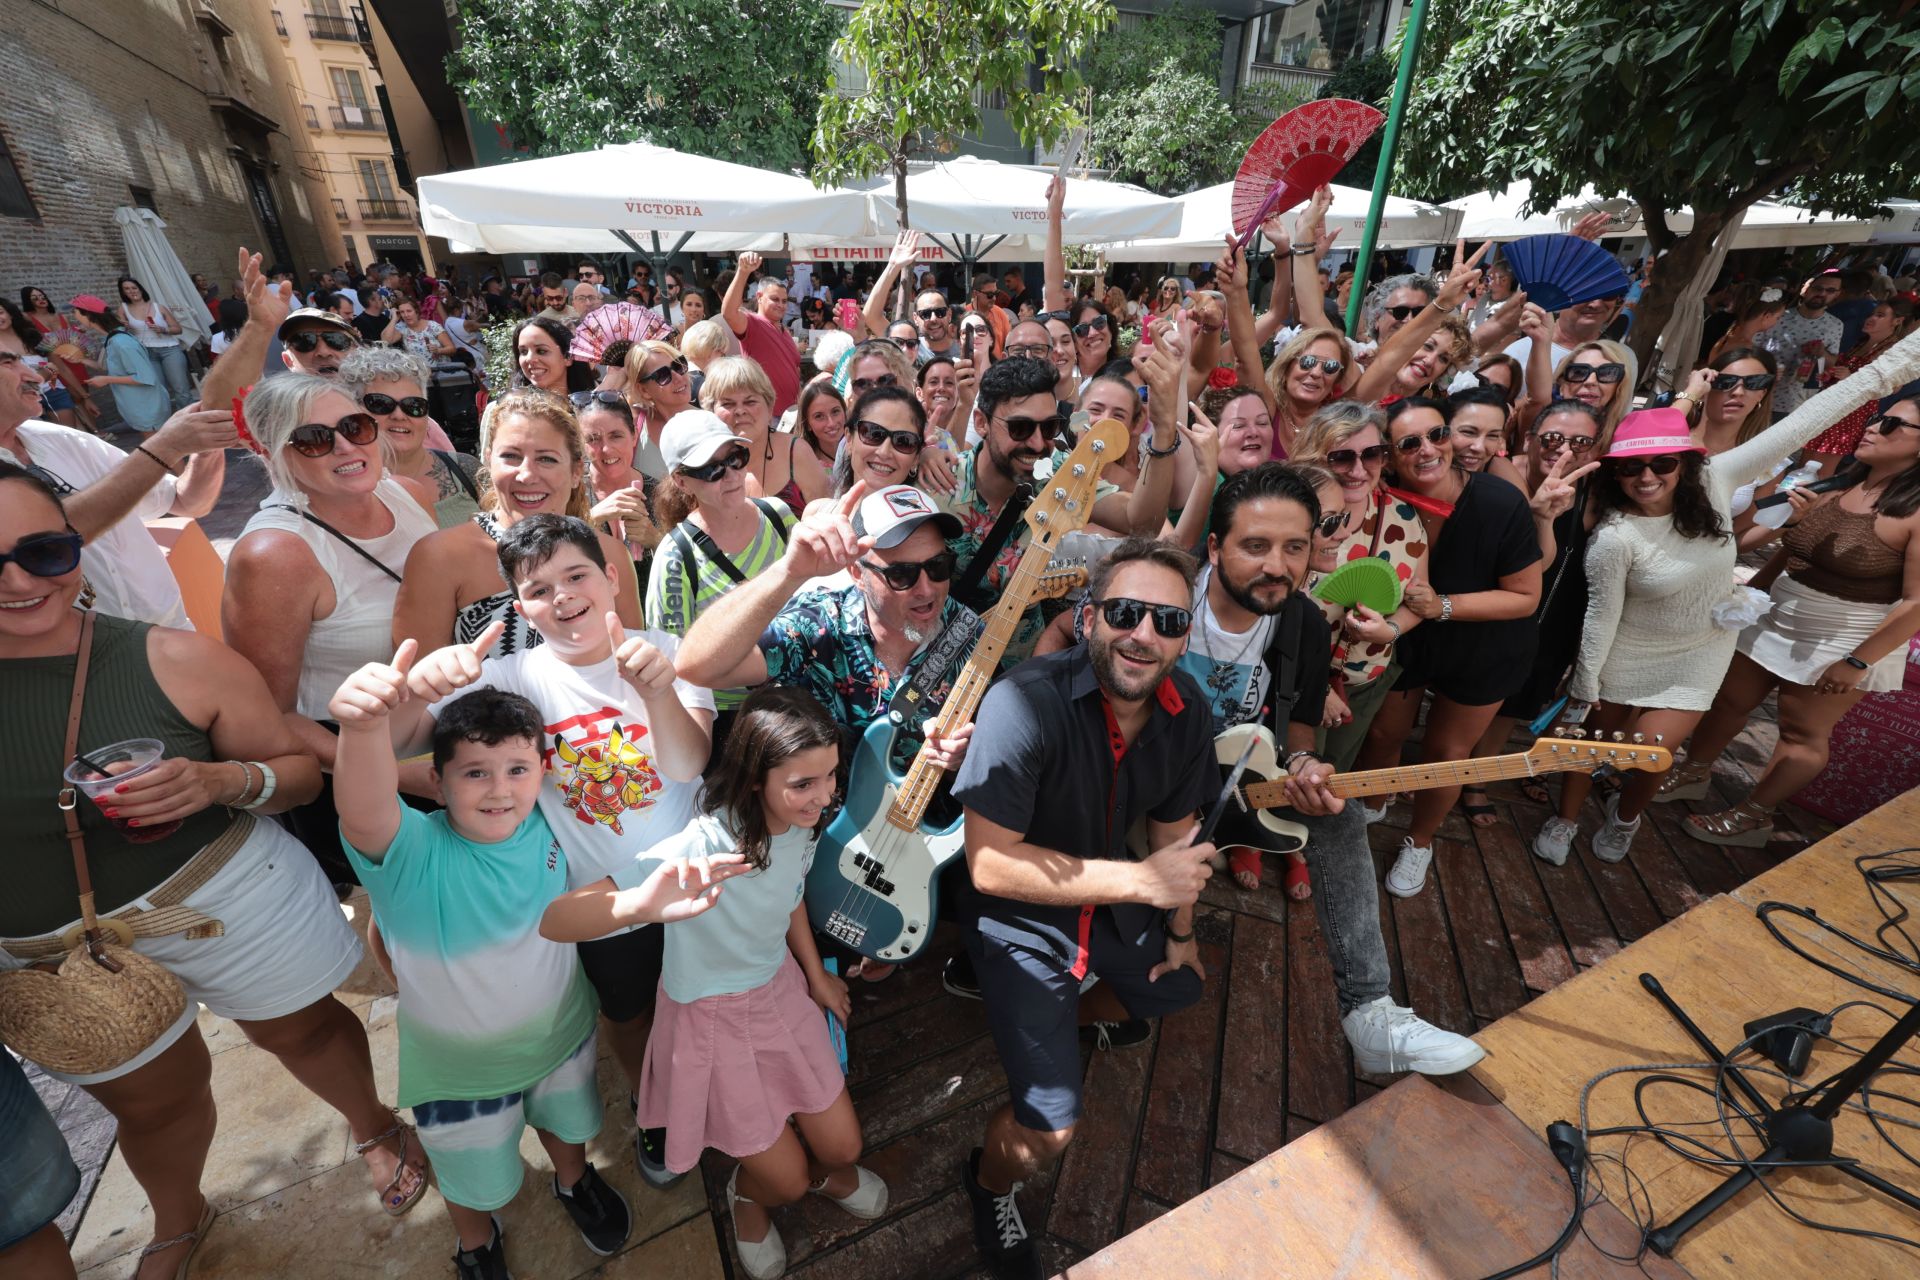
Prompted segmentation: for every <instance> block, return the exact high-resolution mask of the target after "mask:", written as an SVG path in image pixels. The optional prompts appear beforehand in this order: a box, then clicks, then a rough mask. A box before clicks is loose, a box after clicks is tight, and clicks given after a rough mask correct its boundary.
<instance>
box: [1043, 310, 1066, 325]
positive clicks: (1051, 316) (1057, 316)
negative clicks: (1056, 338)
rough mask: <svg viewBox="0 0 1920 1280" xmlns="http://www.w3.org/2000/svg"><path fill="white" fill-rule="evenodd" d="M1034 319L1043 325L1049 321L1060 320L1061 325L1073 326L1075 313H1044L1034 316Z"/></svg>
mask: <svg viewBox="0 0 1920 1280" xmlns="http://www.w3.org/2000/svg"><path fill="white" fill-rule="evenodd" d="M1034 319H1035V320H1038V321H1039V322H1040V323H1041V324H1045V323H1046V322H1047V321H1049V320H1058V321H1059V322H1060V323H1061V324H1071V323H1073V313H1072V312H1071V311H1042V312H1040V313H1039V314H1038V315H1036V316H1034Z"/></svg>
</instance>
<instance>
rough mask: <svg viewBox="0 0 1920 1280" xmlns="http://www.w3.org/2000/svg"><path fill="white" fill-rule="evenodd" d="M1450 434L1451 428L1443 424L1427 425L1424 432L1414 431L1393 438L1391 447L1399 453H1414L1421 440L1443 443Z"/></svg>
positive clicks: (1434, 443)
mask: <svg viewBox="0 0 1920 1280" xmlns="http://www.w3.org/2000/svg"><path fill="white" fill-rule="evenodd" d="M1452 434H1453V428H1452V427H1449V426H1446V425H1445V424H1442V425H1440V426H1437V427H1428V428H1427V429H1426V430H1425V431H1424V432H1420V431H1416V432H1414V433H1413V434H1412V435H1410V436H1403V437H1401V438H1400V439H1398V440H1395V441H1394V442H1393V447H1394V449H1395V451H1397V452H1399V453H1414V452H1417V451H1418V450H1419V448H1420V442H1421V441H1422V440H1425V441H1426V442H1427V443H1428V444H1432V445H1439V444H1443V443H1445V441H1446V439H1447V437H1449V436H1451V435H1452Z"/></svg>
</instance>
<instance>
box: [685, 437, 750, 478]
mask: <svg viewBox="0 0 1920 1280" xmlns="http://www.w3.org/2000/svg"><path fill="white" fill-rule="evenodd" d="M748 457H749V455H748V453H747V446H745V445H743V444H741V445H735V446H734V447H733V448H732V449H730V450H728V451H727V452H726V453H723V454H721V455H720V456H719V457H717V458H715V459H714V460H713V461H712V462H709V463H707V465H706V466H704V467H682V468H680V474H681V475H683V476H685V477H687V478H688V479H689V480H699V481H703V482H704V483H706V484H712V483H713V482H714V481H715V480H718V479H719V478H720V477H721V476H724V475H725V474H727V472H729V471H738V470H740V469H741V468H743V467H745V466H746V465H747V458H748Z"/></svg>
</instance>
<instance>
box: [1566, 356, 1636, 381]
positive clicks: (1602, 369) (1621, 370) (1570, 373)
mask: <svg viewBox="0 0 1920 1280" xmlns="http://www.w3.org/2000/svg"><path fill="white" fill-rule="evenodd" d="M1626 376H1627V366H1625V365H1623V364H1615V363H1614V362H1613V361H1611V360H1609V361H1608V362H1607V363H1606V364H1570V365H1568V366H1567V371H1566V372H1565V373H1563V374H1561V375H1560V377H1561V378H1562V379H1563V380H1565V381H1567V382H1585V381H1586V380H1587V379H1588V378H1595V379H1598V380H1599V381H1601V382H1603V383H1606V384H1607V385H1609V386H1611V385H1612V384H1613V383H1616V382H1618V381H1620V379H1622V378H1624V377H1626Z"/></svg>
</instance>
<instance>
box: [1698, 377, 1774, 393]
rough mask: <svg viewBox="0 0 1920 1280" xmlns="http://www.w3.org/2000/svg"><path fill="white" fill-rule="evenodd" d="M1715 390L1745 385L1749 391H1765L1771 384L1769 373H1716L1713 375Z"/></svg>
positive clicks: (1728, 389)
mask: <svg viewBox="0 0 1920 1280" xmlns="http://www.w3.org/2000/svg"><path fill="white" fill-rule="evenodd" d="M1712 385H1713V389H1714V390H1715V391H1731V390H1733V389H1734V388H1735V387H1742V386H1743V387H1745V388H1746V389H1747V390H1749V391H1765V390H1766V389H1767V388H1768V387H1770V386H1772V385H1773V375H1772V374H1770V373H1744V374H1743V373H1716V374H1714V375H1713V384H1712Z"/></svg>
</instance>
